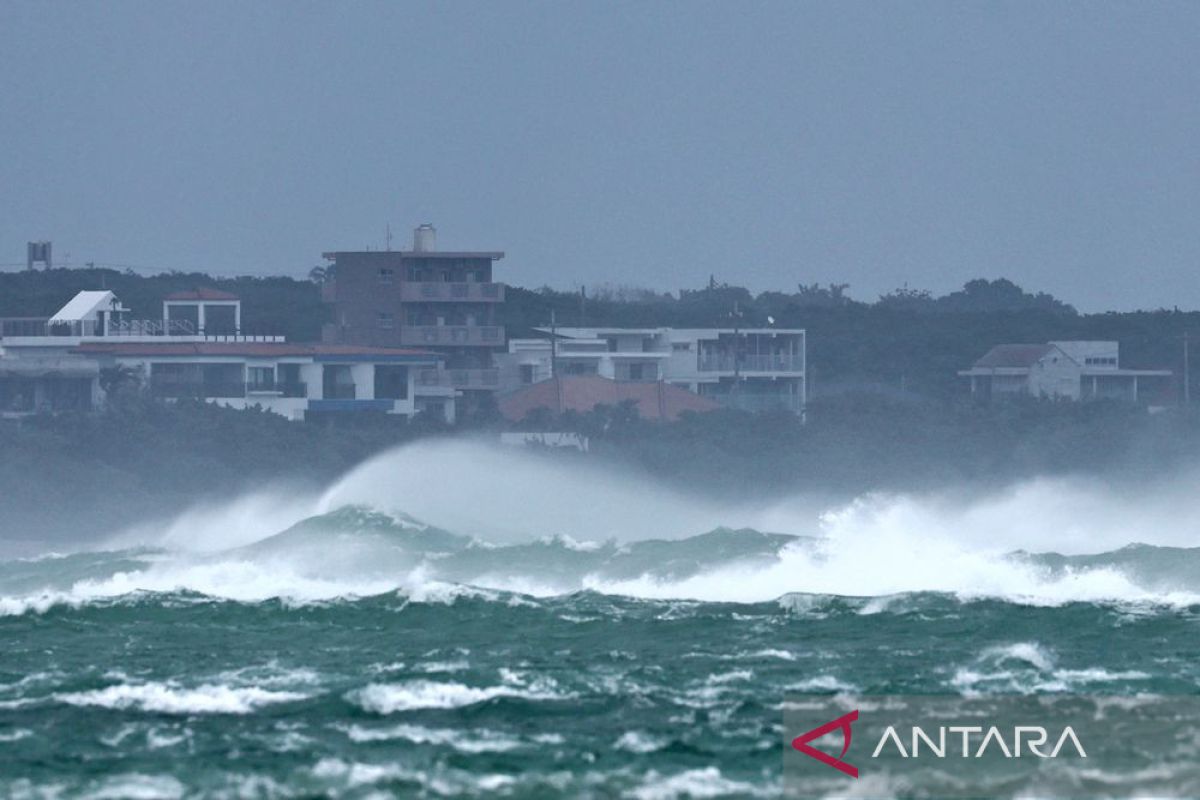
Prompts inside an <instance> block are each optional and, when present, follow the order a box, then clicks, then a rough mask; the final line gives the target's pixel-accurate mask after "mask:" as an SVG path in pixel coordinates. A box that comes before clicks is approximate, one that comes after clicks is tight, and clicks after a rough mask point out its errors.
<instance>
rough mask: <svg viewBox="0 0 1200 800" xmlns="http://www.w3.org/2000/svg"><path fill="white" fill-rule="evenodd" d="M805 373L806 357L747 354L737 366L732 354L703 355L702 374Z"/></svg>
mask: <svg viewBox="0 0 1200 800" xmlns="http://www.w3.org/2000/svg"><path fill="white" fill-rule="evenodd" d="M737 370H740V371H742V372H803V371H804V356H793V355H783V354H778V355H755V354H750V353H747V354H745V355H743V356H741V358H740V359H738V363H737V364H736V365H735V363H734V356H733V354H732V353H701V354H700V371H701V372H735V371H737Z"/></svg>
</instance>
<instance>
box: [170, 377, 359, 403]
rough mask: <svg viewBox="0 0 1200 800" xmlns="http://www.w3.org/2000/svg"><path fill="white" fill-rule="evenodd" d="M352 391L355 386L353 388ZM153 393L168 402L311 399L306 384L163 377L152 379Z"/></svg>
mask: <svg viewBox="0 0 1200 800" xmlns="http://www.w3.org/2000/svg"><path fill="white" fill-rule="evenodd" d="M351 389H353V387H351ZM150 394H151V396H153V397H159V398H166V399H182V398H191V399H197V400H204V399H209V398H230V397H246V396H249V395H258V396H273V397H308V385H307V384H305V383H299V382H292V383H268V382H263V381H257V382H252V383H242V382H240V381H210V382H199V381H176V380H163V379H161V378H153V377H152V378H151V379H150Z"/></svg>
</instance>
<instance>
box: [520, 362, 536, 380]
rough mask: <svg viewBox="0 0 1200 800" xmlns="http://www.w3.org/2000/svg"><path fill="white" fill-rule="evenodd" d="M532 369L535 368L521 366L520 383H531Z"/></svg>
mask: <svg viewBox="0 0 1200 800" xmlns="http://www.w3.org/2000/svg"><path fill="white" fill-rule="evenodd" d="M534 369H535V367H534V365H533V364H522V365H521V383H533V371H534Z"/></svg>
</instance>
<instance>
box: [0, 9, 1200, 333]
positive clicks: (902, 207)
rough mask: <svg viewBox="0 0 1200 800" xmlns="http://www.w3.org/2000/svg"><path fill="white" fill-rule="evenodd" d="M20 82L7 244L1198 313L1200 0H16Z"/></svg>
mask: <svg viewBox="0 0 1200 800" xmlns="http://www.w3.org/2000/svg"><path fill="white" fill-rule="evenodd" d="M0 103H2V111H0V264H13V263H20V262H23V260H24V255H25V242H26V241H27V240H28V239H35V238H49V239H52V240H53V241H54V246H55V253H56V257H57V260H58V261H59V262H60V263H61V262H62V261H63V259H64V258H65V257H66V254H67V253H69V254H70V261H71V263H72V264H79V263H82V262H84V261H96V262H100V263H106V264H130V265H135V266H139V267H149V268H156V269H157V268H161V269H169V268H177V269H191V268H196V269H205V270H211V271H213V272H217V273H221V274H231V273H256V274H259V273H288V274H294V275H301V274H303V273H305V272H307V270H308V269H309V268H310V267H312V266H314V265H316V264H319V263H322V262H321V258H320V254H321V252H322V251H326V250H334V249H360V248H364V247H366V246H368V245H369V246H371V247H373V248H375V247H382V246H383V244H384V230H385V226H387V225H388V224H389V223H390V224H391V226H392V230H393V232H394V233H395V234H396V236H397V241H396V245H397V246H399V245H401V244H405V245H406V246H407V242H408V240H409V236H410V233H409V229H410V228H411V227H412V226H413V225H414V224H416V223H418V222H425V221H429V222H433V223H434V224H436V225H437V226H438V229H439V241H440V244H441V245H442V246H443V247H447V248H451V247H453V248H462V249H472V248H478V249H493V248H494V249H502V250H506V251H507V252H508V258H507V259H506V260H505V261H503V262H501V267H502V269H501V270H500V274H501V275H502V279H503V280H506V281H507V282H509V283H514V284H518V285H525V286H537V285H541V284H546V283H548V284H550V285H553V286H556V287H563V288H567V287H573V286H577V285H579V284H580V283H585V284H588V285H594V284H598V283H605V282H607V283H611V284H636V285H642V286H650V287H654V288H659V289H672V290H675V289H678V288H680V287H695V286H698V285H700V284H702V283H703V282H705V281H706V280H707V279H708V276H709V274H715V275H716V276H717V278H718V279H719V280H726V281H729V282H731V283H741V284H746V285H749V286H750V287H751V288H753V289H755V290H761V289H768V288H774V289H790V288H792V287H794V286H795V285H796V283H798V282H805V283H809V282H814V281H821V282H827V281H838V282H846V283H849V284H850V285H851V289H850V292H851V294H852V295H854V296H856V297H859V298H862V299H873V298H874V297H876V296H877V295H879V294H880V293H882V292H885V291H887V290H889V289H891V288H894V287H896V286H899V285H901V284H904V283H907V284H908V285H909V286H911V287H920V288H929V289H933V290H935V291H937V292H939V293H940V292H945V291H949V290H951V289H954V288H956V287H957V286H959V285H961V284H962V283H963V282H964V281H965V280H967V279H969V278H972V277H999V276H1005V277H1009V278H1012V279H1013V280H1016V281H1017V282H1018V283H1021V284H1022V285H1025V286H1026V287H1027V288H1031V289H1039V290H1046V291H1050V292H1053V293H1054V294H1056V295H1059V296H1061V297H1063V298H1064V299H1066V300H1068V301H1071V302H1074V303H1076V304H1077V305H1078V306H1079V307H1080V308H1082V309H1087V310H1098V309H1104V308H1119V309H1126V308H1133V307H1157V306H1174V305H1180V306H1183V307H1188V308H1195V307H1200V274H1198V273H1200V270H1198V269H1197V268H1198V267H1200V155H1198V147H1200V4H1196V3H1124V4H1108V3H1100V2H1088V3H1074V2H1073V3H1067V2H1059V3H1050V2H1041V3H1033V2H1025V3H991V4H978V3H960V2H956V3H935V2H927V1H925V0H922V2H909V3H903V4H901V3H870V4H861V5H855V4H849V3H845V2H837V3H833V2H830V3H823V4H810V3H798V2H788V3H782V2H780V3H749V2H725V3H704V2H682V3H670V2H631V3H620V2H618V3H613V2H605V3H600V2H592V3H579V2H542V3H526V2H514V1H510V0H505V2H480V3H433V2H429V3H419V4H416V3H399V2H396V3H367V2H356V3H338V4H333V3H295V2H279V3H274V2H228V3H224V2H212V1H211V0H206V1H205V2H202V3H194V2H189V3H181V2H134V1H133V0H121V2H114V3H107V4H91V3H46V2H13V0H9V2H3V3H0ZM8 268H11V267H8Z"/></svg>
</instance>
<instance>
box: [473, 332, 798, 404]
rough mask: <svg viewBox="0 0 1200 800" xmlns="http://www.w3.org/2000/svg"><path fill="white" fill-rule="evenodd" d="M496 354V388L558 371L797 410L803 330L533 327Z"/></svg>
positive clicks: (513, 386) (512, 386) (507, 387)
mask: <svg viewBox="0 0 1200 800" xmlns="http://www.w3.org/2000/svg"><path fill="white" fill-rule="evenodd" d="M538 331H539V332H541V333H544V334H546V337H547V338H542V339H512V340H510V341H509V343H508V351H507V352H506V353H503V354H500V355H498V356H497V357H496V362H497V367H498V368H499V370H500V386H501V391H513V390H515V389H517V388H520V387H521V386H527V385H529V384H533V383H538V382H540V381H544V380H547V379H549V378H551V377H553V373H554V369H555V365H557V369H558V372H559V374H560V375H563V376H566V375H600V376H602V377H605V378H611V379H612V380H616V381H648V382H654V381H666V382H667V383H671V384H674V385H676V386H680V387H683V388H685V389H689V390H691V391H693V392H696V393H697V394H699V395H701V396H703V397H708V398H710V399H712V400H715V401H717V402H719V403H721V404H723V405H728V406H737V407H739V408H745V409H747V410H752V411H761V410H770V409H787V410H789V411H794V412H796V413H803V411H804V406H805V402H806V397H807V386H806V372H805V342H806V340H805V332H804V331H803V330H800V329H782V328H746V329H741V328H738V329H735V328H556V329H554V334H556V336H557V338H554V337H552V335H551V329H549V328H539V329H538Z"/></svg>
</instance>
